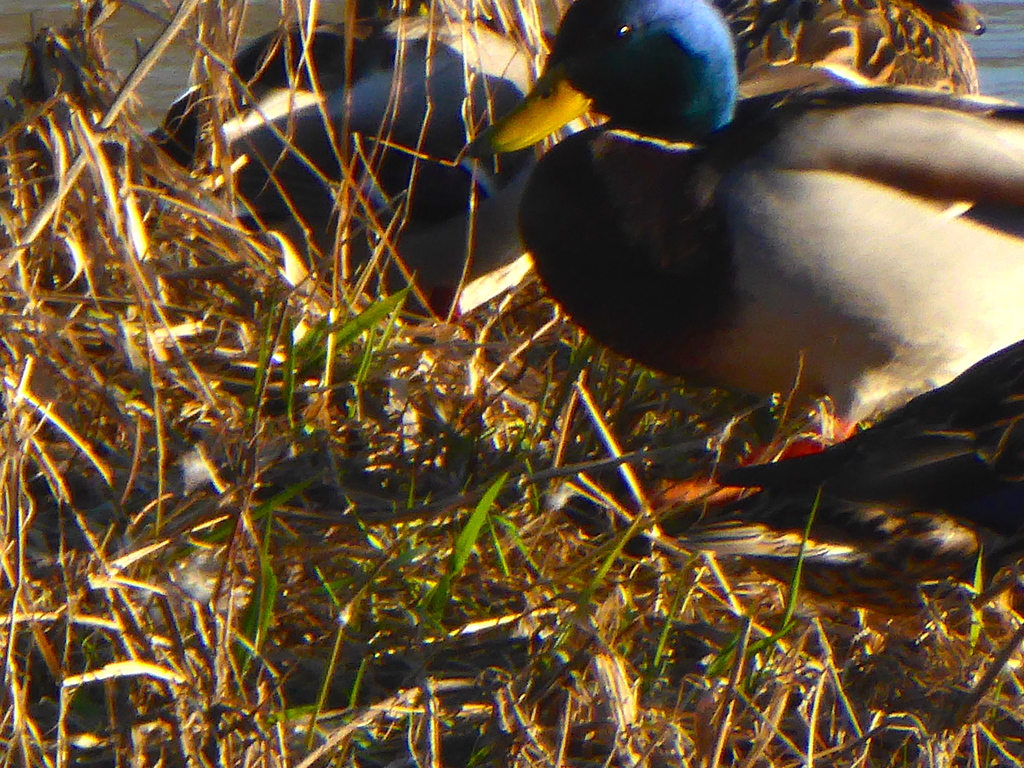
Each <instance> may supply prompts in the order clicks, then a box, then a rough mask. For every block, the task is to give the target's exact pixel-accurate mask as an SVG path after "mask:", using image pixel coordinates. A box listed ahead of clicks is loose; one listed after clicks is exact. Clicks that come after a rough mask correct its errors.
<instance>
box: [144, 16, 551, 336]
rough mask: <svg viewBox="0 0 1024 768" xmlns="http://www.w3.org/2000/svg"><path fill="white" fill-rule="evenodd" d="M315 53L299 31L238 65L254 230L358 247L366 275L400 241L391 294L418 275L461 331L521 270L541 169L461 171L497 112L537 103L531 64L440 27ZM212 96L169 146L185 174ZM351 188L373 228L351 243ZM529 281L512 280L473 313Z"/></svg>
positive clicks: (185, 102)
mask: <svg viewBox="0 0 1024 768" xmlns="http://www.w3.org/2000/svg"><path fill="white" fill-rule="evenodd" d="M306 42H307V44H304V36H303V34H302V33H301V32H300V30H299V29H298V28H295V27H292V28H290V29H282V30H277V31H274V32H271V33H268V34H266V35H264V36H263V37H260V38H259V39H257V40H255V41H254V42H253V43H251V44H250V45H248V46H247V47H246V48H245V49H244V50H242V51H241V52H240V53H239V54H238V55H237V56H236V57H235V59H234V61H233V62H232V70H233V72H232V75H233V83H234V88H233V91H232V93H231V94H230V101H231V110H232V111H233V112H234V113H235V114H236V115H237V116H235V117H230V115H229V117H230V119H228V120H227V121H225V122H224V123H223V125H222V126H221V129H220V130H221V131H222V138H223V144H222V145H223V146H226V147H227V149H228V152H229V153H230V156H231V157H233V158H239V157H244V158H245V160H246V162H245V164H244V166H243V167H241V169H240V170H238V171H237V172H236V173H235V174H234V181H235V186H236V189H237V191H238V193H239V195H240V198H241V201H242V203H243V204H244V207H245V209H246V212H247V214H248V217H249V218H250V219H251V222H252V223H253V224H254V225H255V226H256V227H258V228H274V229H279V230H283V231H284V232H285V233H286V234H287V235H289V236H290V238H291V240H292V241H293V242H294V243H295V244H297V245H300V246H301V245H303V244H306V243H308V244H309V245H310V246H311V250H312V251H313V255H314V256H316V255H324V254H330V253H331V252H332V249H333V247H334V243H335V239H336V235H337V233H338V232H339V231H347V232H348V234H350V235H352V236H353V237H352V239H351V240H350V241H349V242H350V244H351V245H352V253H353V254H354V256H355V258H354V261H355V266H358V265H359V264H361V263H365V262H366V260H367V259H368V258H369V254H370V252H372V250H373V249H374V248H375V247H378V246H379V245H381V243H380V242H379V238H378V237H377V236H371V237H369V238H367V236H366V235H365V233H366V232H374V233H379V232H381V231H385V230H386V231H387V232H388V234H389V236H390V238H391V244H392V245H393V246H394V250H395V252H396V253H397V254H398V256H399V257H400V264H397V265H396V264H393V265H392V266H391V267H390V268H389V269H387V270H386V272H387V278H386V280H387V285H386V287H387V289H388V290H395V289H397V288H399V287H402V286H403V285H404V284H405V276H407V275H412V274H415V275H416V280H415V284H416V287H417V289H418V290H419V292H420V294H421V296H422V297H423V298H424V300H425V301H426V303H427V304H428V306H429V307H430V308H431V309H432V310H433V311H434V312H435V313H436V314H438V315H441V316H445V315H447V314H448V312H449V310H450V309H451V308H452V305H453V301H454V299H455V297H456V294H457V293H458V291H459V289H460V286H463V285H465V284H466V283H469V282H472V281H473V280H474V279H477V278H483V279H484V281H486V280H487V278H489V277H491V278H493V277H494V276H493V273H494V271H495V270H499V269H501V268H503V267H507V266H508V265H510V264H513V263H514V262H515V261H516V259H517V258H519V257H520V256H521V255H522V246H521V243H520V241H519V237H518V232H517V229H516V225H515V211H516V206H517V203H518V200H519V196H520V194H521V192H522V188H523V185H524V182H525V178H526V174H525V173H524V171H525V170H526V169H527V168H528V167H529V166H530V165H531V164H532V159H533V153H532V152H531V151H527V152H522V153H518V154H516V155H514V156H511V157H506V158H504V159H502V160H501V161H500V162H497V163H493V162H489V161H488V162H470V161H465V162H459V161H458V159H459V158H458V155H459V153H460V151H461V149H462V147H463V145H464V144H465V142H466V139H467V136H472V135H473V133H474V131H475V129H476V126H478V125H480V124H481V123H483V122H484V121H485V119H487V117H488V116H489V115H490V114H491V110H496V111H498V112H501V111H503V110H507V109H508V108H509V107H510V106H511V105H512V104H514V103H515V101H516V100H518V99H519V98H521V96H522V94H523V93H525V91H526V87H527V82H528V78H529V64H530V61H531V59H530V57H528V56H527V53H526V52H525V51H524V50H522V49H521V48H519V47H518V46H517V45H516V44H514V43H513V42H512V41H511V40H509V39H507V38H505V37H502V36H500V35H498V34H497V33H495V32H494V31H492V30H491V29H489V28H487V27H486V26H484V25H482V24H476V23H468V22H456V21H450V20H443V19H438V20H430V19H428V18H426V17H410V18H399V19H397V20H394V21H391V22H390V23H386V22H360V23H358V24H357V25H355V26H354V27H353V28H352V29H350V30H348V31H346V30H345V28H344V27H343V26H341V25H320V26H318V27H317V28H316V29H315V30H313V32H312V34H311V35H310V36H309V39H308V41H306ZM349 43H351V45H352V49H351V59H348V56H349V51H348V49H347V45H348V44H349ZM346 61H351V68H350V69H349V68H348V67H346ZM314 80H315V87H314ZM202 94H203V91H202V90H200V89H198V88H193V89H192V90H190V91H189V92H188V93H186V94H185V95H184V96H182V97H181V98H180V99H179V100H178V101H176V102H175V103H174V104H173V105H172V106H171V107H170V109H169V111H168V113H167V116H166V118H165V120H164V123H163V126H162V128H161V129H160V130H159V131H157V132H156V133H155V134H154V138H155V139H156V141H157V143H158V144H159V145H160V146H161V147H162V148H163V149H164V150H165V151H166V152H167V153H168V154H169V155H170V156H171V157H172V158H173V159H174V160H175V161H177V162H178V163H180V164H181V165H185V166H191V165H193V163H195V162H196V160H197V158H198V157H199V156H202V155H203V154H204V153H205V152H207V150H206V149H205V148H206V147H208V146H209V145H210V143H211V142H210V137H209V135H208V130H207V128H206V126H207V125H209V121H208V120H207V115H206V114H205V110H204V109H203V107H202V98H203V95H202ZM464 109H465V111H464ZM214 143H216V142H214ZM339 156H344V157H346V158H348V159H347V160H345V161H344V162H343V161H342V160H341V159H339ZM346 164H348V167H346ZM343 182H345V183H347V184H349V191H350V194H352V195H354V196H355V197H356V198H357V201H358V202H357V204H356V206H355V211H356V213H355V216H356V217H357V218H358V219H360V220H361V223H359V224H354V225H352V226H351V227H350V228H349V229H348V230H344V228H342V229H341V230H339V223H341V224H345V223H346V222H344V221H339V218H340V217H339V214H338V210H337V206H336V195H337V193H338V191H339V190H340V189H341V186H342V183H343ZM471 198H472V201H473V206H474V208H475V213H474V215H473V216H472V226H471V225H470V220H471V217H470V214H469V209H470V205H471ZM399 221H401V222H403V223H402V224H401V226H400V227H397V226H396V225H398V224H399ZM368 240H369V242H368ZM470 241H471V244H470ZM385 245H386V244H385ZM300 250H303V249H302V248H300ZM390 250H391V249H389V248H387V247H385V248H384V252H385V254H386V255H389V254H390ZM467 253H468V254H469V259H468V261H469V264H468V268H466V270H465V275H464V274H463V271H464V267H466V262H467ZM523 271H524V268H520V269H518V270H517V269H516V268H514V267H513V268H512V269H511V270H510V274H507V275H504V281H503V280H502V279H498V280H492V282H491V283H488V284H487V285H485V286H484V287H483V288H484V290H483V292H482V293H481V291H480V290H479V289H478V290H477V291H476V292H475V293H474V294H473V298H472V300H471V301H469V302H465V301H464V302H463V303H462V305H461V307H460V308H461V309H463V310H466V309H469V308H471V307H472V306H475V304H478V303H480V302H481V301H483V300H486V299H487V298H489V297H490V295H493V293H494V292H496V291H497V290H500V289H501V288H502V287H504V286H505V285H506V284H507V283H508V282H510V281H513V282H514V276H521V275H522V273H523ZM488 288H489V289H490V290H489V292H488V290H487V289H488Z"/></svg>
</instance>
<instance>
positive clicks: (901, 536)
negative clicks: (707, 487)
mask: <svg viewBox="0 0 1024 768" xmlns="http://www.w3.org/2000/svg"><path fill="white" fill-rule="evenodd" d="M1022 478H1024V342H1020V343H1017V344H1014V345H1012V346H1010V347H1008V348H1006V349H1005V350H1001V351H1000V352H997V353H996V354H994V355H991V356H990V357H988V358H986V359H984V360H982V361H981V362H979V363H977V364H975V365H974V366H972V367H971V368H969V369H968V370H967V371H965V372H964V373H962V374H961V375H960V376H958V377H957V378H955V379H953V381H951V382H950V383H948V384H946V385H945V386H942V387H940V388H938V389H935V390H932V391H930V392H927V393H925V394H923V395H919V396H918V397H916V398H914V399H913V400H911V401H910V402H909V403H907V404H906V405H904V406H903V407H902V408H899V409H898V410H896V411H894V412H893V413H891V414H890V415H889V416H887V417H886V418H884V419H883V420H881V421H879V422H878V423H876V424H875V425H874V426H872V427H871V428H869V429H866V430H864V431H863V432H860V433H858V434H856V435H854V436H853V437H851V438H849V439H848V440H846V441H844V442H842V443H839V444H838V445H835V446H832V447H830V448H828V449H826V450H825V451H824V452H823V453H820V454H817V455H813V456H805V457H801V458H796V459H788V460H783V461H780V462H778V463H775V464H761V465H756V466H750V467H742V468H739V469H735V470H732V471H731V472H727V473H725V474H724V475H723V476H722V477H721V482H722V483H723V484H725V485H729V486H737V487H746V488H750V487H758V488H761V489H762V490H761V491H760V492H758V493H757V494H755V495H754V496H751V497H749V498H747V499H744V500H743V501H741V502H740V503H739V504H738V505H737V506H736V507H735V508H734V509H733V510H731V512H730V513H729V514H727V515H725V516H724V517H725V518H726V519H724V520H719V521H718V522H714V523H711V524H709V525H705V524H698V526H697V527H695V528H693V529H691V530H689V531H686V532H685V533H683V534H682V538H683V540H684V541H685V542H686V546H688V547H694V548H700V549H711V550H714V551H716V552H718V553H720V554H732V555H743V556H746V557H748V558H754V559H755V560H758V561H760V562H761V563H762V564H763V565H766V566H768V569H769V570H772V571H773V572H775V573H777V574H778V575H780V576H783V577H784V578H786V577H788V576H789V575H790V574H792V570H793V566H794V565H795V563H796V560H797V557H798V556H799V554H800V549H801V544H803V546H804V553H803V558H804V574H805V579H804V582H805V585H806V587H807V588H808V589H809V590H810V591H812V592H813V593H815V594H817V595H818V596H823V597H826V598H828V599H829V600H837V601H840V602H843V603H846V604H851V603H852V604H856V605H860V606H863V607H872V608H876V609H881V610H884V611H887V612H890V613H905V612H908V611H910V610H912V609H913V608H914V607H915V606H917V604H918V598H919V584H920V582H922V581H937V580H943V579H946V578H948V577H950V576H959V577H961V578H968V579H970V578H971V576H972V575H973V571H974V569H975V567H976V564H977V562H978V559H979V557H982V558H983V560H984V564H985V571H987V575H988V576H992V575H994V574H995V573H996V572H997V571H998V570H999V569H1000V568H1001V567H1003V566H1004V565H1007V564H1009V563H1010V562H1012V560H1014V559H1016V558H1017V557H1019V556H1020V554H1021V553H1022V551H1024V480H1022ZM812 514H813V523H812V525H811V527H810V529H809V531H808V533H807V537H806V542H805V541H804V538H805V536H804V533H805V530H807V522H808V519H809V517H810V516H811V515H812Z"/></svg>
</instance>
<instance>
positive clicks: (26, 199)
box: [0, 2, 1024, 767]
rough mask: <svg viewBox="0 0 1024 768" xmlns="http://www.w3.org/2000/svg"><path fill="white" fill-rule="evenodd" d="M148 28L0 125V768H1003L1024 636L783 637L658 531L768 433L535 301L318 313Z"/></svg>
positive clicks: (856, 628) (997, 611) (797, 633)
mask: <svg viewBox="0 0 1024 768" xmlns="http://www.w3.org/2000/svg"><path fill="white" fill-rule="evenodd" d="M195 6H196V4H195V3H193V4H192V7H193V9H194V8H195ZM193 9H189V8H186V9H185V10H184V11H182V13H181V21H183V23H184V27H183V31H182V32H181V34H185V35H194V36H196V39H197V40H198V41H200V42H201V44H199V45H197V46H196V47H197V62H199V63H202V61H203V56H204V55H205V53H211V54H212V53H213V52H220V56H221V58H222V59H223V58H224V57H226V56H227V48H226V45H227V43H226V42H225V41H227V40H229V39H231V37H232V30H233V29H234V26H233V25H236V24H237V22H238V19H237V17H236V16H235V15H233V14H232V13H228V10H229V9H234V10H237V9H236V8H234V4H232V3H230V2H225V3H224V4H223V6H218V5H217V4H215V3H207V4H205V5H203V6H200V7H199V9H198V10H193ZM288 11H289V13H296V12H297V9H296V8H294V7H290V6H289V9H288ZM128 12H132V11H131V10H130V9H125V8H120V9H119V8H118V7H117V6H114V5H109V6H107V7H106V8H105V9H104V8H101V7H100V6H98V5H97V6H90V7H88V8H85V9H82V10H80V11H79V12H78V15H77V19H76V20H75V21H74V22H73V23H72V24H71V25H69V26H68V27H67V28H66V29H63V30H60V31H56V30H44V31H42V32H41V33H40V34H39V35H38V36H37V37H36V39H35V40H34V41H32V43H31V45H30V52H29V59H28V61H29V64H28V66H27V67H26V71H25V74H24V76H23V78H22V80H21V82H20V83H19V84H15V86H13V87H12V90H11V98H10V99H9V101H8V103H7V104H6V105H5V107H4V109H5V112H4V114H3V116H2V121H3V122H2V126H0V128H2V132H0V152H2V155H0V162H2V164H3V172H2V175H3V194H2V197H0V244H2V251H0V253H2V261H0V280H2V285H3V287H2V302H3V322H2V326H0V370H2V387H3V409H4V419H3V422H2V425H0V440H2V443H3V454H2V458H0V484H2V485H0V493H2V502H0V503H2V507H0V525H2V528H0V536H2V546H0V558H2V560H0V562H2V572H0V580H2V584H0V601H2V606H3V614H2V617H0V641H2V642H0V649H2V653H3V660H2V663H3V672H4V677H3V680H4V683H3V687H2V690H0V702H2V705H0V713H2V717H0V739H2V744H3V747H2V753H3V755H4V760H3V764H4V765H19V764H20V765H32V766H39V765H67V764H70V763H75V764H80V763H81V764H86V763H88V764H99V765H114V764H117V765H131V766H136V765H138V766H142V765H185V764H189V765H225V766H240V765H285V764H287V765H295V766H311V765H324V764H335V765H349V764H352V765H361V766H376V765H379V766H384V765H396V766H397V765H409V764H413V763H415V764H418V765H421V766H441V765H448V766H455V765H459V766H465V765H512V764H515V765H524V766H525V765H529V766H558V765H594V766H598V765H621V766H634V765H666V766H674V765H705V766H712V765H750V766H778V767H781V766H793V765H802V764H810V763H816V764H819V765H851V766H852V765H963V766H983V765H984V766H988V765H1008V764H1019V760H1020V756H1021V755H1022V754H1024V705H1022V702H1024V698H1022V685H1021V679H1020V672H1019V666H1018V664H1017V659H1018V656H1017V655H1016V652H1015V651H1014V650H1013V649H1012V647H1011V648H1010V650H1011V651H1013V652H1012V653H1009V654H1004V656H1005V658H996V657H997V655H998V654H999V653H1000V651H1001V649H1003V648H1004V647H1006V645H1007V643H1008V641H1009V639H1010V635H1012V634H1013V632H1014V630H1015V628H1016V627H1017V626H1018V625H1019V623H1020V621H1021V619H1020V617H1019V616H1018V615H1017V613H1015V612H1014V610H1013V609H1012V608H1011V607H1009V606H1008V605H1004V604H1003V603H998V604H995V605H989V606H987V607H985V608H984V609H982V610H980V611H978V612H976V613H972V612H971V611H970V610H969V603H968V601H967V598H966V597H965V594H966V593H965V591H963V590H961V591H959V592H958V593H955V594H953V595H952V596H951V597H948V598H946V599H945V601H944V602H936V601H929V602H928V603H927V608H926V610H924V611H922V613H921V615H920V616H917V617H913V618H910V619H902V620H894V619H893V620H890V619H885V618H884V617H877V616H871V615H862V614H859V613H856V612H853V611H849V610H845V611H844V610H842V609H825V610H822V611H821V612H820V613H819V614H817V616H818V617H817V618H815V615H816V614H813V613H804V612H800V611H798V612H797V616H796V618H795V619H794V621H793V622H792V624H791V625H789V626H788V628H787V630H788V631H786V632H784V633H779V632H778V630H780V629H781V628H783V627H784V626H785V621H786V615H785V607H786V599H785V598H786V594H787V589H786V586H785V585H779V584H776V583H774V582H768V581H765V580H764V579H762V578H761V577H759V576H757V575H756V574H755V573H752V572H750V571H749V570H748V569H747V568H746V567H744V565H743V564H742V563H723V564H721V565H719V564H716V563H715V562H714V561H713V560H711V559H708V558H706V557H702V556H699V555H689V554H687V553H686V552H684V551H682V550H680V549H678V548H677V547H676V546H675V545H674V544H673V542H671V541H667V540H661V539H660V538H659V537H658V536H657V529H655V528H653V527H652V523H653V517H652V515H651V514H650V508H651V505H652V502H651V501H650V499H651V498H656V496H657V490H656V489H657V487H658V483H659V482H662V481H664V480H665V479H666V478H669V477H685V476H688V475H690V474H691V473H693V472H695V471H701V472H706V471H707V468H708V466H709V465H710V464H711V463H712V458H713V457H712V455H711V454H709V453H707V452H706V451H705V444H706V443H707V442H708V440H709V439H710V441H711V444H713V445H714V446H716V447H719V448H721V451H722V452H723V454H724V455H725V456H726V458H728V457H729V456H731V455H734V454H735V453H736V452H737V451H739V450H742V447H743V445H744V444H745V443H746V442H747V441H748V440H752V439H754V435H755V433H756V431H757V430H756V427H757V426H758V420H759V419H760V421H761V422H764V421H766V419H765V418H764V414H763V413H760V412H758V415H757V417H756V418H744V419H743V420H740V421H734V420H732V418H731V417H732V416H733V415H734V414H735V413H739V412H740V411H739V408H740V405H741V404H740V403H737V402H735V401H733V400H730V399H729V398H726V397H725V396H723V395H721V394H720V393H713V392H705V391H701V390H692V389H684V388H683V387H682V385H681V383H680V382H678V381H676V380H670V379H665V378H660V377H656V376H652V375H651V374H648V373H646V372H644V371H642V370H639V369H636V368H634V367H632V366H630V365H628V364H626V363H624V362H622V361H620V360H617V359H614V358H612V357H610V356H607V355H602V354H601V353H600V352H599V351H598V350H596V349H595V348H594V347H592V346H591V345H589V344H588V343H586V342H585V341H583V340H582V339H581V337H580V335H579V334H578V332H577V331H575V330H574V329H573V327H572V326H571V325H570V324H568V323H566V322H564V321H563V320H562V319H561V318H560V317H559V316H558V315H557V312H556V311H555V309H554V308H553V307H552V305H551V304H550V303H548V302H547V301H546V300H544V299H543V297H542V296H541V295H540V291H539V289H538V288H537V287H536V286H535V285H527V286H525V287H523V288H521V289H520V290H519V291H518V292H516V293H515V294H514V295H512V296H510V297H504V298H501V299H498V300H495V301H494V302H492V303H491V304H490V305H487V306H485V307H483V308H481V309H478V310H476V311H475V312H474V313H472V314H471V315H470V316H469V317H466V318H463V319H462V321H461V322H459V323H458V324H444V323H439V322H434V321H425V320H422V319H420V320H417V319H416V318H412V317H409V316H407V315H402V314H400V312H399V311H398V308H397V307H398V305H397V303H396V302H395V301H394V300H392V299H387V298H382V299H379V300H373V301H371V300H368V299H365V298H362V297H357V296H355V295H354V294H353V292H352V291H351V290H350V289H348V288H347V287H346V286H345V285H343V284H341V283H339V282H337V281H333V280H332V275H333V274H336V270H329V271H326V272H324V273H323V274H320V273H318V272H317V271H316V270H313V271H311V272H310V273H309V274H308V275H307V276H305V278H304V279H299V278H301V277H303V274H302V272H303V269H304V268H305V266H306V265H302V268H301V269H300V265H299V264H298V263H297V262H296V260H295V259H294V257H292V256H289V255H288V253H287V252H286V251H285V250H282V244H281V242H280V241H279V240H277V239H275V238H274V237H272V236H269V235H268V236H262V235H261V236H253V235H251V234H249V233H247V232H245V231H244V230H242V229H240V228H239V227H238V226H237V225H235V224H234V223H233V220H232V217H231V215H230V199H229V197H228V196H227V195H226V193H225V192H224V191H223V190H221V191H211V190H210V189H209V188H208V185H204V184H203V182H202V180H199V179H195V178H192V177H190V176H189V175H187V174H186V173H185V172H183V171H181V170H180V169H177V168H175V167H173V166H172V165H170V164H168V163H167V162H166V161H165V160H162V159H161V157H160V156H159V153H158V152H157V151H156V150H155V148H154V147H153V146H152V144H151V143H150V142H149V140H148V139H147V137H146V135H145V132H144V131H142V130H141V129H140V128H139V126H138V125H137V124H136V123H135V122H134V120H133V111H132V105H131V103H130V99H125V98H123V97H124V96H128V95H130V92H131V89H132V83H133V82H134V81H129V84H128V86H127V87H126V89H125V90H123V91H120V92H119V90H118V89H119V88H120V87H121V83H122V81H121V80H119V78H118V77H117V76H116V75H115V74H114V73H113V72H110V71H108V70H107V69H106V68H105V66H104V52H103V44H104V40H103V23H102V22H103V18H104V14H107V13H128ZM530 18H534V17H532V16H531V17H530ZM526 19H527V15H526V14H523V15H517V16H513V17H511V21H510V22H509V21H508V19H506V22H505V23H511V24H513V25H518V26H519V29H520V33H523V34H524V37H525V38H526V39H534V40H536V39H538V35H537V33H536V26H535V25H534V26H530V27H528V28H527V27H526V26H525V25H527V24H528V22H527V20H526ZM529 23H533V22H529ZM107 44H108V45H109V44H112V42H111V41H107ZM153 56H155V57H156V58H153V59H150V60H149V61H148V62H147V63H152V62H155V61H158V59H159V50H157V51H155V52H154V54H153ZM214 60H215V58H211V59H209V61H211V62H212V61H214ZM209 68H210V69H211V70H212V71H215V72H216V71H217V67H216V66H215V65H214V64H212V63H211V64H210V65H209ZM144 69H145V65H144V66H143V68H142V69H140V70H139V72H140V73H142V76H144ZM220 76H223V77H226V76H227V75H226V74H223V73H221V75H220ZM119 93H121V94H122V97H119ZM353 215H356V214H353ZM297 275H298V277H297ZM769 426H773V425H772V424H771V423H769ZM615 457H620V460H614V459H615ZM609 459H612V460H609ZM623 467H632V473H630V472H626V471H624V470H623V469H622V468H623ZM572 492H576V494H577V496H576V497H575V499H574V500H572V501H570V502H569V503H568V504H567V505H565V507H564V508H560V505H559V504H558V503H555V502H554V501H553V500H564V499H565V498H566V497H569V496H571V495H572ZM604 509H610V510H612V511H613V515H612V517H613V519H614V523H615V524H614V525H607V524H603V523H604V522H605V520H604V518H603V517H602V513H601V511H602V510H604ZM595 510H596V513H595ZM566 512H570V513H571V514H566ZM683 513H684V514H694V515H696V514H697V513H698V512H697V511H696V510H690V511H686V510H684V511H683ZM581 520H584V522H585V523H586V524H585V525H582V526H581V525H580V521H581ZM641 530H645V531H646V532H647V535H646V537H645V538H642V537H639V536H638V534H639V533H640V532H641ZM1004 602H1005V601H1004ZM990 669H992V670H997V671H998V674H997V675H995V677H994V679H992V680H985V679H983V676H984V674H985V672H986V671H987V670H990ZM972 692H975V693H972ZM975 694H976V695H975Z"/></svg>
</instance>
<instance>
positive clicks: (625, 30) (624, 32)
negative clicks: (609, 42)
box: [615, 24, 633, 37]
mask: <svg viewBox="0 0 1024 768" xmlns="http://www.w3.org/2000/svg"><path fill="white" fill-rule="evenodd" d="M632 31H633V28H632V27H631V26H629V24H623V25H622V26H621V27H619V30H618V32H616V33H615V34H616V35H617V36H618V37H628V36H629V33H630V32H632Z"/></svg>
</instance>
